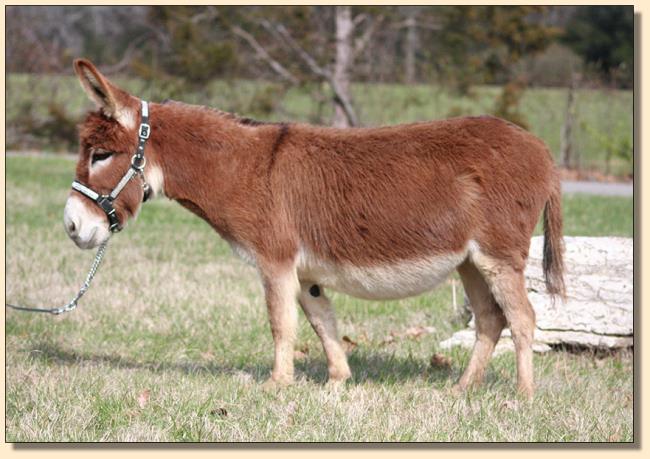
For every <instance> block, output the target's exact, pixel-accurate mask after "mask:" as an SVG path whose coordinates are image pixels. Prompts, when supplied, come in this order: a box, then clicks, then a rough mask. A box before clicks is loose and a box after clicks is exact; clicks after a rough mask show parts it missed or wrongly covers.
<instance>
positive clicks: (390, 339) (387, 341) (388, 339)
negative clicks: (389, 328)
mask: <svg viewBox="0 0 650 459" xmlns="http://www.w3.org/2000/svg"><path fill="white" fill-rule="evenodd" d="M394 342H395V335H393V333H391V334H390V335H388V336H387V337H386V338H384V339H383V340H382V341H381V342H380V343H379V345H380V346H383V345H385V344H390V343H394Z"/></svg>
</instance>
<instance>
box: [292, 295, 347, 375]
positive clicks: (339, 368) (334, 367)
mask: <svg viewBox="0 0 650 459" xmlns="http://www.w3.org/2000/svg"><path fill="white" fill-rule="evenodd" d="M298 301H299V302H300V305H301V306H302V310H303V311H304V312H305V316H307V320H309V323H310V324H311V326H312V328H313V329H314V331H315V332H316V334H317V335H318V337H319V338H320V340H321V343H322V344H323V350H324V351H325V355H326V356H327V369H328V372H329V382H330V383H337V382H342V381H345V380H346V379H348V378H349V377H350V375H351V373H350V367H349V366H348V360H347V357H346V356H345V351H344V350H343V347H342V346H341V343H340V341H339V337H338V332H337V329H336V317H335V316H334V309H333V308H332V304H331V303H330V300H329V298H327V296H325V292H324V291H323V289H322V287H321V286H319V285H317V284H314V283H311V282H310V283H301V284H300V295H299V297H298Z"/></svg>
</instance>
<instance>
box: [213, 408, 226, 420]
mask: <svg viewBox="0 0 650 459" xmlns="http://www.w3.org/2000/svg"><path fill="white" fill-rule="evenodd" d="M210 414H211V415H212V416H219V417H221V418H225V417H226V416H228V411H227V410H226V409H225V408H221V407H219V408H215V409H214V410H212V411H210Z"/></svg>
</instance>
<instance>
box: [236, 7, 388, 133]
mask: <svg viewBox="0 0 650 459" xmlns="http://www.w3.org/2000/svg"><path fill="white" fill-rule="evenodd" d="M382 20H383V17H382V16H379V17H371V16H370V15H368V14H364V13H360V14H358V15H356V16H354V17H353V16H352V10H351V8H350V7H349V6H337V7H336V10H335V56H334V62H333V65H332V66H331V68H330V66H327V65H321V64H319V63H318V61H317V60H316V59H315V58H314V57H313V56H312V55H311V54H310V53H309V52H307V51H306V50H305V48H304V47H303V46H301V45H300V43H298V41H297V40H296V38H295V37H294V36H293V35H292V34H291V32H289V30H288V29H287V28H286V27H285V25H284V24H282V23H279V22H272V21H271V20H268V19H263V20H261V21H259V25H261V26H262V28H263V29H264V30H266V31H267V32H268V33H269V35H270V36H271V37H273V39H274V40H275V41H276V43H279V44H281V45H283V46H282V49H288V50H289V51H290V54H293V55H294V56H296V57H298V58H299V59H300V61H301V62H302V63H303V64H304V65H305V66H306V67H307V68H308V69H309V72H310V73H311V74H312V75H314V76H316V77H317V78H318V79H320V80H322V81H325V82H326V83H327V84H328V86H329V87H330V89H331V90H332V94H333V98H332V101H333V104H334V119H333V121H332V124H333V125H334V126H337V127H350V126H357V125H358V124H359V118H358V116H357V113H356V111H355V109H354V105H353V103H352V98H351V94H350V82H351V74H352V70H353V67H354V63H355V61H356V59H357V57H358V56H359V55H360V53H361V52H363V50H364V49H365V48H366V46H367V45H368V43H369V42H370V39H371V37H372V35H373V33H374V32H375V30H376V29H377V27H378V25H379V24H380V22H381V21H382ZM362 28H363V32H361V33H357V32H359V31H360V30H361V29H362ZM231 30H232V32H233V33H234V34H235V35H237V36H239V37H240V38H242V39H243V40H244V41H246V43H248V45H249V46H250V47H251V48H253V49H254V50H255V53H256V55H257V57H258V58H259V59H261V60H263V61H264V62H266V63H267V64H268V65H269V66H270V67H271V69H272V70H273V71H274V72H275V73H276V74H277V75H279V76H280V77H281V78H282V79H284V80H286V81H289V82H291V83H293V84H295V83H296V82H298V81H300V78H299V77H298V76H296V75H294V74H292V73H291V72H290V71H289V70H288V69H287V67H286V66H284V65H282V64H281V63H280V61H279V59H276V58H274V57H272V55H271V53H270V52H269V51H268V49H267V48H265V47H264V46H263V45H262V44H260V42H259V41H258V40H256V39H255V37H254V36H253V34H251V33H250V32H248V31H246V30H244V29H243V28H242V27H240V26H234V27H232V28H231Z"/></svg>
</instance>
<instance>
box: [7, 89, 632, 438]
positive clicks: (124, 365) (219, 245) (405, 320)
mask: <svg viewBox="0 0 650 459" xmlns="http://www.w3.org/2000/svg"><path fill="white" fill-rule="evenodd" d="M79 93H81V91H79ZM553 106H555V105H553ZM8 109H9V107H8ZM5 161H6V162H5V164H6V202H7V208H6V221H7V226H6V262H5V263H6V270H7V274H6V296H7V300H8V301H12V302H17V303H20V304H27V305H39V306H45V305H53V306H54V305H56V306H58V305H60V304H63V303H65V302H67V301H68V300H69V299H70V297H71V296H72V295H73V294H74V293H75V292H76V291H77V289H78V288H79V286H80V285H81V282H82V281H83V279H84V276H85V275H86V272H87V269H88V267H89V266H90V263H91V261H92V257H93V252H92V251H91V252H82V251H80V250H79V249H77V248H76V247H75V246H74V244H73V243H72V242H71V241H70V240H69V239H68V238H67V236H66V235H65V233H64V230H63V224H62V212H63V205H64V203H65V199H66V196H67V193H68V190H69V186H70V182H71V180H72V178H73V174H74V162H73V161H71V160H69V159H66V158H51V157H45V158H26V157H8V158H6V159H5ZM564 213H565V234H567V235H591V236H598V235H621V236H631V235H632V230H633V219H632V217H633V206H632V200H631V199H630V198H602V197H588V196H568V197H565V199H564ZM458 294H459V296H460V295H462V292H461V291H459V292H458ZM332 297H333V298H332V299H333V303H334V305H335V309H336V311H337V316H338V319H339V330H340V334H341V335H342V336H346V337H348V348H349V361H350V366H351V369H352V372H353V377H352V379H351V380H350V381H349V382H348V383H347V384H346V385H345V386H343V387H340V388H338V389H331V388H329V387H328V386H326V385H324V382H325V380H326V374H327V369H326V364H325V357H324V355H323V353H322V350H321V347H320V343H319V341H318V338H317V337H316V335H315V334H314V333H313V332H312V330H311V328H310V327H309V324H308V323H307V321H306V320H305V318H304V316H303V315H302V313H301V318H300V328H299V335H298V340H297V347H296V359H297V360H296V376H297V382H296V384H295V385H293V386H291V387H289V388H286V389H284V390H281V391H278V392H265V391H264V390H263V389H262V388H261V383H262V382H263V381H264V380H265V379H266V378H267V377H268V375H269V372H270V369H271V363H272V340H271V333H270V329H269V325H268V320H267V313H266V307H265V305H264V302H263V296H262V289H261V286H260V284H259V281H258V280H257V277H256V273H255V270H254V268H252V267H250V266H248V265H245V264H244V263H243V262H242V261H240V260H239V259H237V258H235V256H234V255H232V254H231V253H230V249H229V247H228V246H227V244H226V243H225V242H223V241H221V240H220V239H219V238H218V236H217V235H216V234H215V233H214V232H213V231H212V229H210V228H209V227H208V225H207V224H205V223H204V222H202V221H201V220H200V219H198V218H197V217H195V216H193V215H192V214H190V213H189V212H188V211H186V210H184V209H182V208H181V207H180V206H179V205H178V204H175V203H173V202H170V201H167V200H164V199H163V200H156V201H154V202H151V203H147V204H146V205H144V207H143V209H142V211H141V213H140V216H139V217H138V220H137V221H136V222H132V223H131V224H130V225H129V226H128V227H127V228H126V229H125V230H124V232H122V233H120V234H118V235H116V236H115V237H113V238H112V240H111V242H110V243H109V249H108V252H107V255H106V258H105V261H104V265H103V266H102V267H101V268H100V270H99V273H98V276H97V278H96V280H95V282H94V284H93V286H92V287H91V289H90V290H89V292H88V294H87V295H86V296H85V297H84V299H83V300H82V302H81V305H80V308H79V310H77V311H75V312H73V313H70V314H67V315H64V316H62V317H52V316H41V315H34V314H25V313H18V312H15V311H7V313H6V316H7V317H6V322H5V326H6V437H5V438H6V441H9V442H40V441H77V442H79V441H172V442H175V441H231V442H232V441H305V442H312V441H428V442H436V441H453V442H472V441H544V442H563V441H570V442H629V441H632V440H633V420H632V414H633V391H632V381H633V353H632V352H631V351H623V352H617V353H612V354H602V353H592V352H570V351H557V352H552V353H549V354H543V355H536V356H535V377H536V383H537V393H536V397H535V399H534V401H533V402H532V403H531V404H527V403H525V402H523V401H522V400H520V399H518V398H517V396H516V393H515V368H514V366H515V365H514V355H513V354H502V355H500V356H498V357H496V358H494V359H493V360H492V363H491V365H490V366H489V368H488V371H487V376H486V384H485V385H484V386H482V387H481V388H479V389H476V390H474V391H472V392H470V393H468V394H467V395H465V396H461V397H457V398H456V397H454V396H452V394H451V393H450V389H451V386H452V384H453V383H454V382H455V381H456V380H457V378H458V377H459V375H460V372H461V371H462V370H463V369H464V367H465V365H466V363H467V360H468V358H469V352H467V351H464V350H458V349H456V350H453V351H451V352H442V351H440V350H439V349H438V343H439V342H440V341H441V340H443V339H445V338H447V337H448V336H450V335H451V333H453V331H455V330H457V329H460V328H462V327H463V326H464V324H465V320H466V318H463V317H462V315H461V314H460V313H458V312H455V311H454V310H453V307H452V300H451V287H450V284H446V285H443V286H442V287H441V288H439V289H438V290H436V291H435V292H432V293H429V294H426V295H422V296H419V297H415V298H410V299H405V300H400V301H389V302H367V301H361V300H356V299H353V298H350V297H346V296H344V295H339V294H333V295H332ZM416 327H431V328H429V329H427V330H428V333H421V334H419V335H418V333H414V332H413V330H414V329H415V330H417V328H416ZM437 353H438V354H443V357H444V358H438V359H437V360H436V361H435V363H434V364H432V363H431V359H432V356H434V354H437Z"/></svg>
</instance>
